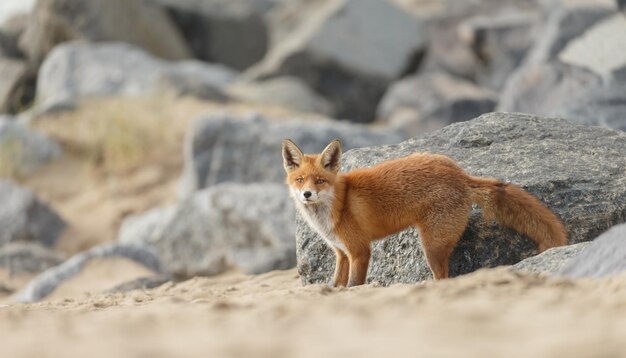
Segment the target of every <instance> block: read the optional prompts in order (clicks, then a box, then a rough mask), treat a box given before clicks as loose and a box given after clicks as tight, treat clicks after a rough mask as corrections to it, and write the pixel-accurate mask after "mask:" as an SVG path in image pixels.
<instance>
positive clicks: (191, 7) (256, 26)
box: [152, 0, 269, 70]
mask: <svg viewBox="0 0 626 358" xmlns="http://www.w3.org/2000/svg"><path fill="white" fill-rule="evenodd" d="M152 1H154V2H156V3H158V4H159V5H161V6H164V7H165V9H167V12H168V14H169V15H170V17H171V18H172V20H173V21H174V23H175V24H176V25H177V27H178V28H179V29H180V32H181V33H182V35H183V37H184V38H185V39H186V40H187V43H188V44H189V46H190V48H191V50H192V52H193V54H194V56H195V57H196V58H198V59H200V60H203V61H207V62H216V63H222V64H224V65H226V66H229V67H231V68H234V69H237V70H243V69H245V68H247V67H250V66H251V65H253V64H254V63H256V62H258V61H259V60H261V59H262V58H263V56H264V55H265V52H266V51H267V47H268V43H269V31H268V26H267V24H266V23H265V21H264V18H263V13H262V12H261V11H260V10H261V9H259V8H258V7H257V6H255V4H256V3H261V2H263V1H251V0H152Z"/></svg>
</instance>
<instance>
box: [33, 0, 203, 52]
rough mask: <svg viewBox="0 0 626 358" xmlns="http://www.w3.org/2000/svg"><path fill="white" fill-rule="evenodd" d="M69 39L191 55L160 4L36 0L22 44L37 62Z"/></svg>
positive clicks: (135, 0)
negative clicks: (130, 45)
mask: <svg viewBox="0 0 626 358" xmlns="http://www.w3.org/2000/svg"><path fill="white" fill-rule="evenodd" d="M71 40H86V41H94V42H95V41H120V42H127V43H130V44H133V45H136V46H138V47H141V48H143V49H145V50H146V51H148V52H150V53H152V54H154V55H156V56H159V57H163V58H166V59H170V60H180V59H185V58H189V57H191V52H190V50H189V48H188V47H187V45H186V43H185V41H184V39H183V38H182V36H181V35H180V33H179V32H178V30H177V29H176V28H175V26H174V25H173V24H172V22H171V21H170V19H169V18H168V17H167V15H166V14H165V12H164V10H163V9H162V8H160V7H158V6H155V5H151V4H149V3H147V2H145V1H139V0H38V1H37V5H36V6H35V9H34V10H33V12H32V14H31V19H30V21H29V23H28V29H27V30H26V32H25V33H24V36H22V38H21V39H20V47H21V49H22V51H23V52H24V53H25V54H27V56H28V58H29V59H30V60H31V61H32V62H33V63H35V64H40V63H41V62H43V60H44V58H45V57H46V55H47V54H48V52H50V51H51V50H52V49H53V48H54V47H55V46H57V45H58V44H60V43H62V42H65V41H71Z"/></svg>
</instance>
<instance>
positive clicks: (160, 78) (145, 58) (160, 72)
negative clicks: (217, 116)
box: [37, 42, 235, 110]
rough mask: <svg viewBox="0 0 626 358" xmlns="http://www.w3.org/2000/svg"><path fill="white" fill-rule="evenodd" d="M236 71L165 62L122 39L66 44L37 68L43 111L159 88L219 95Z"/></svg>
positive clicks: (158, 89) (204, 95) (186, 92)
mask: <svg viewBox="0 0 626 358" xmlns="http://www.w3.org/2000/svg"><path fill="white" fill-rule="evenodd" d="M234 76H235V74H234V72H233V71H231V70H229V69H227V68H226V67H224V66H221V65H209V64H202V63H200V62H195V61H184V62H176V63H174V62H166V61H162V60H159V59H156V58H154V57H152V56H150V55H149V54H147V53H145V52H144V51H142V50H141V49H139V48H137V47H134V46H131V45H128V44H123V43H106V44H87V43H77V42H74V43H68V44H64V45H60V46H58V47H57V48H55V49H54V50H53V51H52V52H51V53H50V55H49V56H48V57H47V58H46V61H45V62H44V64H43V65H42V66H41V69H40V71H39V79H38V82H37V102H38V105H39V107H40V108H41V109H42V110H50V109H59V108H67V107H72V106H73V105H74V104H75V102H76V101H77V100H79V99H80V98H81V97H88V96H111V95H118V96H145V95H151V94H156V93H159V92H162V91H167V90H169V91H174V92H175V93H178V94H189V95H195V96H197V97H201V98H209V99H223V98H225V96H224V95H223V94H222V92H221V88H222V87H224V86H226V85H227V84H228V83H230V82H231V81H232V80H233V78H234Z"/></svg>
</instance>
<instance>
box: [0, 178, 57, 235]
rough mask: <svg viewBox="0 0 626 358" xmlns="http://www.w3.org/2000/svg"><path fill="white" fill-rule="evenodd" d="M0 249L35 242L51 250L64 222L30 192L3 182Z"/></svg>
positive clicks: (0, 193)
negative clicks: (10, 244) (9, 244)
mask: <svg viewBox="0 0 626 358" xmlns="http://www.w3.org/2000/svg"><path fill="white" fill-rule="evenodd" d="M0 203H2V205H0V228H2V230H0V246H2V245H4V244H6V243H9V242H14V241H33V242H37V243H39V244H42V245H44V246H48V247H51V246H53V245H54V243H55V242H56V241H57V240H58V239H59V236H60V234H61V232H62V231H63V230H64V229H65V222H64V221H63V219H61V217H59V215H57V214H56V213H55V212H54V211H53V210H52V209H50V208H49V207H48V206H47V205H46V204H44V203H42V202H41V201H39V200H38V199H37V198H36V197H35V194H33V193H32V192H31V191H30V190H28V189H25V188H22V187H19V186H17V185H15V184H13V183H12V182H9V181H6V180H0Z"/></svg>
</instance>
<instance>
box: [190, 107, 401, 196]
mask: <svg viewBox="0 0 626 358" xmlns="http://www.w3.org/2000/svg"><path fill="white" fill-rule="evenodd" d="M285 138H291V139H292V140H294V141H295V142H296V143H297V144H298V145H299V146H300V148H302V150H303V151H304V152H305V153H316V152H319V151H320V150H321V149H324V147H325V146H326V145H327V144H328V143H329V142H330V141H331V140H333V139H335V138H339V139H341V140H342V141H343V144H344V148H346V149H350V148H356V147H364V146H368V145H378V144H391V143H397V142H399V141H401V140H402V139H403V138H402V137H401V136H400V135H399V134H396V133H393V132H388V131H387V132H375V131H372V130H371V129H368V128H367V127H365V126H361V125H356V124H350V123H346V122H340V123H338V122H332V121H300V120H290V121H271V120H267V119H264V118H262V117H258V116H247V117H246V116H241V115H237V116H233V115H232V114H227V113H223V114H218V115H209V116H205V117H201V118H199V119H198V120H196V122H195V124H194V126H193V128H192V129H191V131H190V132H188V134H187V138H186V142H185V167H184V170H183V177H182V179H181V185H180V190H179V193H180V195H181V196H182V197H185V196H188V195H190V194H191V193H193V192H194V191H195V190H198V189H202V188H206V187H209V186H211V185H215V184H217V183H221V182H226V181H228V182H239V183H253V182H278V183H283V182H284V180H285V170H284V169H283V164H282V163H283V162H282V157H281V154H280V153H281V152H280V148H281V143H282V140H283V139H285Z"/></svg>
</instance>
